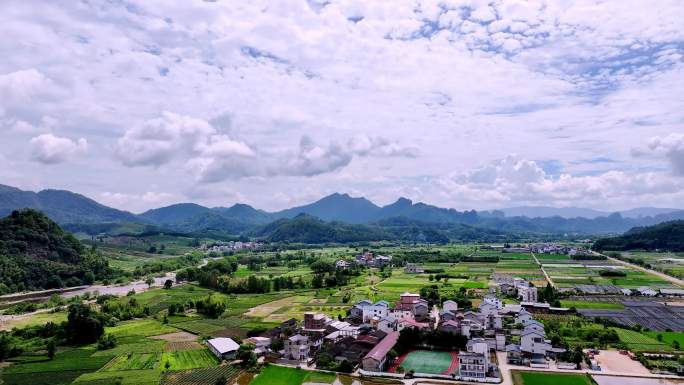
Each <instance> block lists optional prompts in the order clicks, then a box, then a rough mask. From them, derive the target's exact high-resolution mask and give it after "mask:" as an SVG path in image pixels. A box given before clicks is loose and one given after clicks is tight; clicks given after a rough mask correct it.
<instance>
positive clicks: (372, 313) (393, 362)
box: [207, 266, 579, 382]
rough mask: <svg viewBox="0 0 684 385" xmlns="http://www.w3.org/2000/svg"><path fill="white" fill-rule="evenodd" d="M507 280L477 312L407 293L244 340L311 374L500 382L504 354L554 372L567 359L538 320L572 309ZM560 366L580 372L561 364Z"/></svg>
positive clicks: (224, 354)
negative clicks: (510, 299)
mask: <svg viewBox="0 0 684 385" xmlns="http://www.w3.org/2000/svg"><path fill="white" fill-rule="evenodd" d="M407 268H408V269H411V268H413V266H407ZM508 278H510V279H504V277H499V281H498V287H497V288H492V290H490V293H489V294H487V295H485V296H484V298H483V299H482V302H481V303H480V305H479V307H478V308H476V309H471V310H466V309H459V306H458V303H457V302H456V301H453V300H446V301H444V302H442V303H438V304H432V306H430V304H429V302H428V301H427V300H426V299H424V298H421V297H420V295H419V294H415V293H408V292H406V293H403V294H401V295H400V297H399V298H398V299H397V301H396V302H395V303H389V302H387V301H377V302H371V301H369V300H361V301H359V302H357V303H356V304H354V305H353V306H352V308H351V309H350V311H349V312H348V316H347V317H339V319H333V318H331V317H329V316H327V315H325V314H319V313H314V312H307V313H305V314H304V319H303V321H302V322H301V323H299V322H297V321H296V320H295V319H291V320H288V321H286V322H283V323H282V324H281V325H279V326H278V327H276V328H274V329H272V330H269V331H268V332H267V333H266V334H265V335H264V336H259V337H251V338H248V339H246V340H245V341H243V342H247V343H251V344H252V345H254V346H255V349H254V352H255V353H256V354H257V355H258V356H260V357H263V358H262V360H265V361H268V362H272V363H278V364H285V365H293V366H297V367H305V368H309V369H324V370H327V369H330V368H331V367H336V368H337V369H338V370H339V371H346V372H353V371H358V373H360V374H362V375H366V376H385V377H394V378H404V377H407V378H435V379H448V380H462V381H478V382H500V381H501V373H500V371H499V368H498V364H499V363H498V361H497V352H503V353H505V357H506V360H507V362H506V364H508V365H516V366H521V367H531V368H548V367H549V365H550V362H552V361H555V360H556V359H558V358H559V357H561V356H562V355H563V353H566V350H565V349H564V348H561V347H554V346H553V345H552V344H551V341H550V340H548V339H547V338H546V333H545V330H544V325H543V324H542V323H540V322H538V321H536V320H534V319H533V315H534V314H535V313H544V314H564V313H567V312H569V309H567V308H555V307H551V306H550V305H549V304H548V303H539V302H537V288H536V287H534V286H532V285H531V284H530V283H529V282H527V281H525V280H524V279H521V278H514V277H508ZM501 294H504V295H511V294H514V295H516V296H517V298H518V299H519V300H520V302H519V303H517V304H504V302H503V301H502V300H501V299H500V298H499V296H500V295H501ZM436 340H439V342H438V343H435V341H436ZM407 343H408V344H407ZM207 344H208V345H209V347H210V349H211V350H212V352H214V353H215V354H216V355H218V356H219V357H220V358H224V359H228V358H233V357H234V356H235V354H236V352H237V350H238V348H239V345H238V344H237V343H235V342H234V341H232V340H231V339H230V338H215V339H211V340H209V341H207ZM554 366H556V367H559V368H579V365H578V364H576V363H565V362H560V361H559V362H558V363H556V364H555V365H554Z"/></svg>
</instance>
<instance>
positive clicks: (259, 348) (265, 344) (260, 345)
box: [244, 337, 271, 356]
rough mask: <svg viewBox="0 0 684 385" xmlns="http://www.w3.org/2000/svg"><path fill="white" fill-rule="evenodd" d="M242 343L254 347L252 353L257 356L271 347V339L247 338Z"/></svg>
mask: <svg viewBox="0 0 684 385" xmlns="http://www.w3.org/2000/svg"><path fill="white" fill-rule="evenodd" d="M244 342H246V343H248V344H252V345H254V353H255V354H256V355H257V356H260V355H263V354H265V353H267V352H268V351H269V349H270V347H271V339H270V338H267V337H249V338H246V339H245V340H244Z"/></svg>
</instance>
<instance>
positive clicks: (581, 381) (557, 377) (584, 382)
mask: <svg viewBox="0 0 684 385" xmlns="http://www.w3.org/2000/svg"><path fill="white" fill-rule="evenodd" d="M511 375H512V376H513V383H514V384H515V385H549V384H553V385H593V382H592V380H591V377H589V375H587V374H561V373H542V372H521V371H518V370H511Z"/></svg>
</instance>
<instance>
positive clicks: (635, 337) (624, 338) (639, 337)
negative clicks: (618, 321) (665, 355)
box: [614, 328, 672, 351]
mask: <svg viewBox="0 0 684 385" xmlns="http://www.w3.org/2000/svg"><path fill="white" fill-rule="evenodd" d="M614 330H615V331H616V332H617V334H618V337H620V341H621V342H624V343H625V344H627V346H628V347H629V348H630V350H634V351H671V350H672V347H671V346H669V345H666V344H664V343H662V342H660V341H658V340H656V339H655V338H651V337H649V336H647V335H646V334H642V333H639V332H635V331H633V330H627V329H621V328H614Z"/></svg>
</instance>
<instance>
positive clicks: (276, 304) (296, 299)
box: [245, 296, 311, 318]
mask: <svg viewBox="0 0 684 385" xmlns="http://www.w3.org/2000/svg"><path fill="white" fill-rule="evenodd" d="M301 297H302V296H292V297H287V298H283V299H279V300H277V301H271V302H267V303H265V304H262V305H259V306H255V307H253V308H250V309H249V310H248V311H247V312H246V313H245V316H247V317H256V318H264V317H268V316H269V315H271V314H273V313H275V312H277V311H278V310H279V309H281V308H283V307H285V306H293V305H296V304H298V303H300V302H301V301H302V298H301ZM310 299H311V297H308V298H306V300H310Z"/></svg>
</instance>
